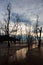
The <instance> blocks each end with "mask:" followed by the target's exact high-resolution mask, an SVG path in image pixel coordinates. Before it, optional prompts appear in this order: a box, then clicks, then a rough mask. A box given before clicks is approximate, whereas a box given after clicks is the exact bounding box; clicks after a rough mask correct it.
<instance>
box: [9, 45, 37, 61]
mask: <svg viewBox="0 0 43 65" xmlns="http://www.w3.org/2000/svg"><path fill="white" fill-rule="evenodd" d="M36 47H37V45H35V44H33V45H32V47H31V49H33V48H36ZM31 49H30V50H31ZM27 52H28V47H26V48H22V49H20V50H16V52H15V53H14V54H13V55H12V56H10V58H9V60H10V61H15V60H16V61H20V60H22V59H25V58H26V54H27Z"/></svg>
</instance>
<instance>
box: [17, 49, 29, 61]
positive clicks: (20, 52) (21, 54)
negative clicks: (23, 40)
mask: <svg viewBox="0 0 43 65" xmlns="http://www.w3.org/2000/svg"><path fill="white" fill-rule="evenodd" d="M27 51H28V48H23V49H20V50H17V51H16V56H17V60H20V59H25V58H26V53H27Z"/></svg>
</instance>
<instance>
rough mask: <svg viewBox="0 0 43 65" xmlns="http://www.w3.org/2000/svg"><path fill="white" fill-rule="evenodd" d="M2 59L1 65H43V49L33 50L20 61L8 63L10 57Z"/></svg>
mask: <svg viewBox="0 0 43 65" xmlns="http://www.w3.org/2000/svg"><path fill="white" fill-rule="evenodd" d="M1 59H2V58H1V57H0V65H43V47H41V48H40V49H39V48H34V49H31V50H30V51H29V52H27V54H26V58H25V59H23V60H20V61H17V60H16V61H14V62H8V57H5V56H4V57H3V60H1Z"/></svg>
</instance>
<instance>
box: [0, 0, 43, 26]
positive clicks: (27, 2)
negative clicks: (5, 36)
mask: <svg viewBox="0 0 43 65" xmlns="http://www.w3.org/2000/svg"><path fill="white" fill-rule="evenodd" d="M9 2H10V3H11V16H12V14H14V15H13V17H12V19H11V21H14V16H15V14H18V15H20V17H22V18H23V19H25V20H28V21H29V22H30V23H31V24H32V25H34V24H35V22H36V18H37V17H36V16H37V15H38V16H39V25H40V26H43V0H0V22H1V21H3V19H4V16H5V14H6V13H7V10H6V9H7V5H8V3H9Z"/></svg>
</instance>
